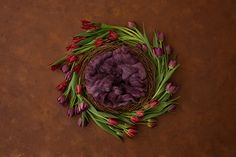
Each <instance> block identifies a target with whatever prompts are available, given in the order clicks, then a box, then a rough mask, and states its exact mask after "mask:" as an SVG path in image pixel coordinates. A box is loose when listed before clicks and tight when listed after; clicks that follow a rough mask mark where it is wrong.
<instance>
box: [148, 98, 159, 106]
mask: <svg viewBox="0 0 236 157" xmlns="http://www.w3.org/2000/svg"><path fill="white" fill-rule="evenodd" d="M158 104H159V101H158V100H151V101H149V103H148V107H149V108H154V107H156V106H157V105H158Z"/></svg>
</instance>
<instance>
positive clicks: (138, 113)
mask: <svg viewBox="0 0 236 157" xmlns="http://www.w3.org/2000/svg"><path fill="white" fill-rule="evenodd" d="M135 114H136V115H137V117H143V116H144V111H141V110H140V111H136V112H135Z"/></svg>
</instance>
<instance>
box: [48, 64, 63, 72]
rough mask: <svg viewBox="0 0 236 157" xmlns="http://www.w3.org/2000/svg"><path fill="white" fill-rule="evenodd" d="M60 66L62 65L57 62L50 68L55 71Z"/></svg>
mask: <svg viewBox="0 0 236 157" xmlns="http://www.w3.org/2000/svg"><path fill="white" fill-rule="evenodd" d="M60 67H61V65H60V64H57V65H52V66H51V67H50V68H51V70H52V71H55V70H57V69H59V68H60Z"/></svg>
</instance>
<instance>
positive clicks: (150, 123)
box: [147, 119, 157, 128]
mask: <svg viewBox="0 0 236 157" xmlns="http://www.w3.org/2000/svg"><path fill="white" fill-rule="evenodd" d="M147 126H148V127H149V128H154V127H155V126H157V120H155V119H148V120H147Z"/></svg>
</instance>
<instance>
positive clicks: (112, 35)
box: [108, 31, 118, 41]
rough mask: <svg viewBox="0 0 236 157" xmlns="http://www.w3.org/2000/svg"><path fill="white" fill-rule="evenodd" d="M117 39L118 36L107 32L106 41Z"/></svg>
mask: <svg viewBox="0 0 236 157" xmlns="http://www.w3.org/2000/svg"><path fill="white" fill-rule="evenodd" d="M117 38H118V34H117V33H116V32H114V31H109V34H108V40H111V41H115V40H117Z"/></svg>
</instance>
